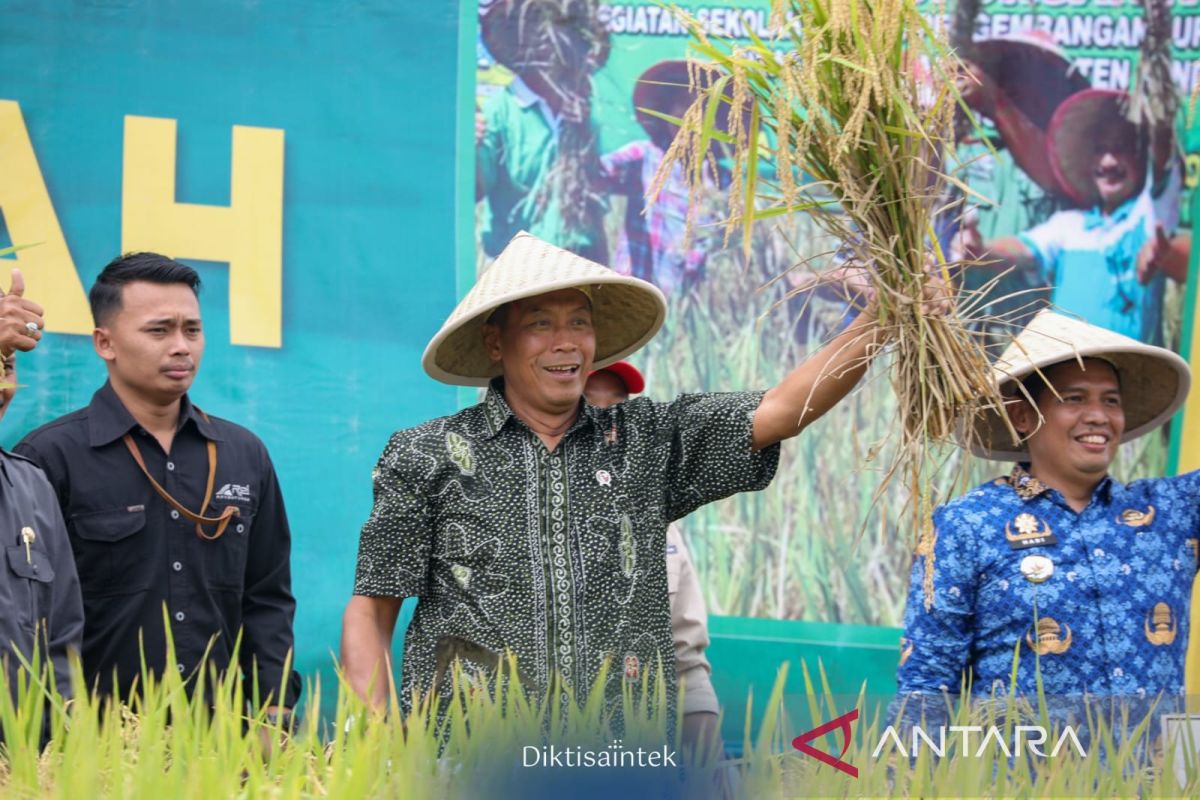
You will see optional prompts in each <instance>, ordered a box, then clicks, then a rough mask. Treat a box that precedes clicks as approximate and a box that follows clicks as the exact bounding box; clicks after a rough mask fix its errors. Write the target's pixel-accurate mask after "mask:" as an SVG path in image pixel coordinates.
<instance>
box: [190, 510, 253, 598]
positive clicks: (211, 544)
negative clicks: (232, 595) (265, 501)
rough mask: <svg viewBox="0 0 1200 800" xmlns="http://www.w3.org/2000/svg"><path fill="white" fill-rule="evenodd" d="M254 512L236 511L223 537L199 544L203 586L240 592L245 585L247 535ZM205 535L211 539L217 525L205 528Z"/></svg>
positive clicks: (251, 526)
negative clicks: (202, 564) (204, 581)
mask: <svg viewBox="0 0 1200 800" xmlns="http://www.w3.org/2000/svg"><path fill="white" fill-rule="evenodd" d="M254 512H255V509H253V508H241V509H239V513H238V515H237V516H236V517H234V518H233V519H231V520H229V524H228V525H226V526H225V532H224V533H223V534H221V535H220V536H219V537H218V538H216V539H204V540H201V541H200V546H201V550H202V551H203V552H204V571H205V578H206V583H207V584H208V585H209V586H211V587H213V588H214V589H222V590H225V591H236V592H240V591H241V590H242V588H243V587H244V586H245V583H246V553H247V551H248V548H249V546H250V532H251V531H252V530H253V529H254ZM204 532H205V534H207V535H209V536H211V535H212V534H213V533H215V532H216V526H215V525H205V526H204Z"/></svg>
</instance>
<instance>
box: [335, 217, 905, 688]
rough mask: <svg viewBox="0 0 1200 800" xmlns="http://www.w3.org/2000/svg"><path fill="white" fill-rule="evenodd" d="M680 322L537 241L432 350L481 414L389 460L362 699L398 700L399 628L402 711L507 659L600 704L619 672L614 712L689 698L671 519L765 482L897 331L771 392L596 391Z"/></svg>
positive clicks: (369, 539) (429, 433)
mask: <svg viewBox="0 0 1200 800" xmlns="http://www.w3.org/2000/svg"><path fill="white" fill-rule="evenodd" d="M665 314H666V304H665V301H664V300H663V296H662V293H661V292H659V290H658V289H657V288H655V287H654V286H652V285H651V284H649V283H646V282H645V281H641V280H638V279H636V278H632V277H627V276H621V275H618V274H617V273H615V272H613V271H612V270H610V269H608V268H607V267H602V266H600V265H599V264H595V263H593V262H590V261H588V260H586V259H584V258H582V257H579V256H577V255H575V254H572V253H569V252H566V251H564V250H561V249H559V248H557V247H554V246H552V245H549V244H547V243H545V242H542V241H541V240H539V239H537V238H535V237H533V236H531V235H529V234H525V233H522V234H518V235H517V236H516V237H515V238H514V239H513V241H512V242H511V243H510V244H509V245H508V247H507V248H505V250H504V251H503V252H502V253H501V254H500V256H499V257H498V258H497V259H496V261H495V263H494V264H493V265H492V266H491V268H490V269H488V270H487V271H486V272H484V273H483V275H481V276H480V278H479V281H478V282H477V283H476V285H475V286H474V287H473V288H472V289H471V291H470V292H469V293H468V294H467V296H466V297H465V298H464V299H463V301H462V302H461V303H460V304H459V306H458V308H457V309H455V311H454V312H453V313H452V314H451V315H450V318H449V319H448V320H447V321H446V323H445V325H444V326H443V327H442V329H441V331H440V332H439V333H438V334H437V335H436V336H435V337H434V338H433V340H432V341H431V342H430V344H429V346H428V348H427V349H426V351H425V357H424V367H425V370H426V372H428V373H429V374H430V375H431V376H432V377H434V378H435V379H437V380H440V381H443V382H445V383H452V384H459V385H463V384H466V385H476V386H487V387H488V389H487V395H486V397H485V399H484V400H483V402H481V403H479V404H478V405H475V406H472V407H470V408H467V409H465V410H464V411H461V412H459V413H458V414H455V415H453V416H449V417H442V418H440V419H435V420H432V421H430V422H426V423H425V424H423V425H419V426H417V427H415V428H411V429H408V430H404V431H400V432H399V433H396V434H395V435H393V436H392V438H391V441H390V442H389V443H388V445H387V447H386V448H385V449H384V451H383V455H382V456H381V457H380V459H379V463H378V465H377V466H376V468H375V472H374V480H375V501H374V508H373V509H372V511H371V515H370V517H369V518H368V520H367V522H366V524H365V525H364V526H363V530H362V536H361V539H360V542H359V553H358V566H357V574H356V576H355V583H354V596H353V597H352V598H351V600H350V603H349V605H348V606H347V608H346V612H345V617H344V620H343V625H344V627H343V633H342V659H343V662H344V666H345V669H346V674H347V677H348V679H349V681H350V684H351V686H353V687H354V689H355V690H356V691H358V692H359V693H360V694H362V695H363V696H364V697H367V698H368V699H369V701H370V702H371V703H372V705H374V706H375V707H376V708H383V707H385V706H386V702H387V697H388V680H387V677H386V676H387V675H388V672H389V663H388V662H389V658H390V653H391V642H392V632H393V629H394V627H395V623H396V619H397V615H398V613H399V610H400V604H401V601H402V599H403V598H405V597H419V598H420V603H419V604H418V606H417V609H416V614H415V616H414V617H413V620H412V623H411V625H410V626H409V628H408V632H407V634H406V636H405V646H404V668H403V678H402V683H401V686H400V701H401V703H403V704H405V705H406V706H407V704H408V703H409V702H410V701H411V698H412V693H413V691H414V690H416V691H417V692H419V693H424V692H427V691H429V690H430V689H433V688H437V687H441V686H447V685H448V681H449V679H450V667H451V665H452V663H453V661H454V660H455V659H456V658H457V659H459V660H461V661H462V662H463V664H464V666H465V667H466V671H467V672H468V673H469V674H478V673H479V671H481V670H482V671H484V672H490V671H492V670H494V669H495V667H496V665H497V663H498V661H499V659H500V658H501V657H502V654H504V653H505V652H512V653H514V654H515V655H516V657H517V664H518V668H519V670H520V675H521V677H522V679H523V682H525V683H526V684H528V685H531V686H532V689H533V690H534V691H537V690H544V689H546V688H548V687H552V686H554V685H555V684H554V677H555V676H561V680H562V683H561V685H560V686H559V688H560V689H561V690H562V691H563V693H564V697H565V695H566V691H567V690H574V692H575V693H576V695H577V696H580V697H583V696H586V694H587V692H588V691H589V690H590V689H591V688H592V686H593V684H594V682H595V681H596V680H597V677H598V675H599V673H600V670H601V667H602V665H603V664H605V662H606V661H607V662H608V663H609V664H610V665H611V669H610V671H609V673H608V679H607V680H608V683H607V685H606V687H605V690H606V694H607V698H608V700H609V701H610V702H616V701H619V699H620V697H621V686H622V685H623V683H624V682H629V683H630V684H633V685H635V686H640V684H641V681H642V680H644V679H647V680H650V681H651V684H650V685H652V686H653V681H654V679H655V677H656V673H657V672H658V664H659V663H661V664H662V678H663V680H664V681H665V682H666V684H667V687H668V697H669V698H671V701H670V702H671V703H672V705H673V698H674V694H675V663H674V645H673V641H672V635H671V623H670V613H669V610H668V604H667V572H666V563H665V560H664V559H663V552H664V550H665V547H666V530H667V525H668V523H670V522H671V521H673V520H676V519H680V518H681V517H683V516H685V515H687V514H689V513H691V512H692V511H694V510H695V509H696V508H697V507H699V506H700V505H703V504H705V503H709V502H712V501H714V500H717V499H720V498H723V497H727V496H729V495H731V494H734V493H735V492H743V491H753V490H758V489H762V488H764V487H765V486H766V485H767V484H768V483H769V482H770V480H771V478H772V476H773V475H774V472H775V467H776V464H777V463H778V459H779V446H778V443H779V442H780V441H781V440H783V439H786V438H789V437H791V436H795V435H796V434H798V433H799V432H800V431H801V430H802V429H803V428H804V427H805V426H807V425H808V424H809V423H811V422H812V421H813V420H815V419H816V418H818V417H819V416H821V415H822V414H823V413H824V412H825V411H827V410H828V409H829V408H831V407H832V406H833V405H834V404H835V403H837V402H838V401H839V400H840V399H841V398H842V397H843V396H844V395H845V394H846V393H847V392H848V391H849V390H850V389H851V387H853V386H854V384H855V383H856V382H857V381H858V379H859V377H860V376H861V375H862V373H863V371H864V369H865V368H866V364H867V361H868V360H869V357H870V355H871V353H872V352H873V351H874V350H875V349H876V348H877V347H878V346H879V345H880V343H881V342H882V340H883V333H882V332H881V330H880V329H879V327H878V326H877V325H876V323H875V320H874V315H873V312H872V311H870V310H868V311H865V312H863V314H861V315H860V316H859V317H858V318H857V320H855V321H854V322H853V323H852V324H851V325H850V326H849V327H848V328H847V330H846V331H844V332H843V333H842V334H841V335H839V336H838V337H837V338H836V339H834V340H833V341H832V342H830V343H829V344H828V345H827V346H826V347H825V348H824V349H822V350H821V351H820V352H818V353H817V354H816V355H814V356H813V357H811V358H810V359H809V360H808V361H806V362H804V363H803V364H801V365H800V366H799V367H798V368H796V369H795V370H793V371H792V372H791V373H790V374H789V375H788V376H787V377H786V378H785V379H784V380H783V382H782V383H780V384H779V385H778V386H776V387H775V388H773V389H771V390H769V391H767V392H765V393H764V392H738V393H729V394H692V395H683V396H681V397H679V398H678V399H677V400H675V401H674V402H669V403H659V402H654V401H651V400H649V399H647V398H636V399H634V400H630V401H629V402H626V403H621V404H618V405H616V406H613V407H611V408H598V407H596V406H592V405H589V404H588V403H586V402H585V401H584V399H583V389H584V384H585V382H586V381H587V377H588V375H589V374H590V373H591V371H592V370H593V369H594V368H602V367H604V366H607V365H608V364H611V363H612V362H614V361H617V360H619V359H621V358H624V357H625V356H627V355H629V354H630V353H632V352H633V351H634V350H637V349H638V348H639V347H641V346H642V345H643V344H644V343H645V342H647V341H649V339H650V338H651V337H653V335H654V333H655V332H656V331H657V330H658V328H659V326H660V325H661V324H662V321H663V318H664V316H665Z"/></svg>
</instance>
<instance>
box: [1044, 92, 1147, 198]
mask: <svg viewBox="0 0 1200 800" xmlns="http://www.w3.org/2000/svg"><path fill="white" fill-rule="evenodd" d="M1128 106H1129V95H1128V94H1127V93H1125V92H1118V91H1116V90H1114V89H1085V90H1083V91H1082V92H1076V93H1075V94H1073V95H1071V96H1070V97H1068V98H1067V99H1066V100H1064V101H1063V102H1062V105H1060V106H1059V107H1058V110H1056V111H1055V112H1054V116H1053V117H1052V118H1051V120H1050V128H1049V129H1048V130H1047V131H1046V155H1047V157H1048V158H1049V161H1050V169H1051V171H1052V172H1053V173H1054V181H1055V183H1057V184H1058V186H1059V189H1060V190H1061V191H1062V192H1063V194H1065V195H1066V196H1067V197H1069V198H1070V199H1071V200H1072V201H1073V202H1075V203H1076V204H1077V205H1079V206H1081V207H1083V208H1091V207H1092V206H1095V205H1096V204H1097V203H1099V202H1100V197H1099V195H1098V194H1097V192H1096V184H1095V181H1094V179H1093V176H1092V169H1093V165H1092V159H1093V156H1092V150H1091V148H1090V147H1086V146H1085V145H1086V144H1087V143H1089V142H1091V141H1093V140H1094V139H1095V137H1096V132H1097V131H1101V130H1103V131H1110V130H1111V129H1113V128H1115V127H1118V126H1119V127H1120V128H1121V133H1122V135H1123V136H1125V137H1128V138H1129V139H1130V141H1131V142H1132V143H1134V146H1135V147H1136V148H1137V151H1138V153H1137V161H1138V162H1139V163H1142V162H1144V161H1145V158H1146V149H1145V148H1146V143H1145V140H1144V139H1142V138H1141V137H1140V136H1139V131H1138V127H1137V125H1135V124H1134V123H1132V122H1130V121H1129V118H1128V117H1127V116H1126V114H1125V111H1126V109H1127V108H1128Z"/></svg>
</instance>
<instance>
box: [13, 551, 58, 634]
mask: <svg viewBox="0 0 1200 800" xmlns="http://www.w3.org/2000/svg"><path fill="white" fill-rule="evenodd" d="M6 549H7V551H8V569H9V571H10V572H11V573H12V574H13V575H15V576H16V577H17V580H15V581H10V583H11V584H12V598H13V607H12V608H11V609H7V613H11V614H13V615H14V616H15V617H16V618H17V620H18V623H19V625H20V627H21V628H23V629H24V630H29V631H31V630H33V626H34V623H35V621H37V620H39V619H41V618H42V617H44V616H46V612H47V611H48V609H49V599H50V597H49V596H50V589H49V584H50V582H51V581H52V580H54V567H52V566H50V557H49V556H48V555H47V554H46V553H45V552H44V551H42V550H38V549H37V548H36V547H33V546H31V547H30V549H29V551H28V553H27V552H26V551H25V545H23V544H19V545H15V546H13V547H8V548H6Z"/></svg>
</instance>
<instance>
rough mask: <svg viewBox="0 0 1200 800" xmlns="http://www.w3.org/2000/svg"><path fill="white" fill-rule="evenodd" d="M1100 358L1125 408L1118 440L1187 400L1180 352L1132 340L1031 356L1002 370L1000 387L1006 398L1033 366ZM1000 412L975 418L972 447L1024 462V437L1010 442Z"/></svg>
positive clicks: (1144, 429) (1154, 424) (1015, 395)
mask: <svg viewBox="0 0 1200 800" xmlns="http://www.w3.org/2000/svg"><path fill="white" fill-rule="evenodd" d="M1089 357H1090V358H1103V359H1104V360H1106V361H1109V362H1111V363H1112V364H1113V366H1114V367H1116V369H1117V374H1118V377H1119V380H1120V382H1121V405H1122V407H1123V409H1124V411H1125V433H1124V434H1123V435H1122V436H1121V442H1122V443H1125V442H1131V441H1133V440H1134V439H1137V438H1138V437H1140V436H1144V435H1146V434H1147V433H1150V432H1151V431H1153V430H1155V429H1157V428H1158V427H1160V426H1161V425H1163V424H1165V423H1166V422H1167V420H1169V419H1170V418H1171V417H1172V416H1173V415H1174V414H1175V412H1176V411H1178V410H1179V409H1180V408H1181V407H1182V406H1183V404H1184V402H1185V401H1186V400H1187V393H1188V389H1189V388H1190V387H1191V381H1192V377H1191V369H1190V368H1189V367H1188V364H1187V362H1186V361H1184V360H1183V359H1182V358H1181V357H1180V356H1179V355H1177V354H1175V353H1173V352H1171V351H1170V350H1166V349H1164V348H1161V347H1153V346H1151V345H1143V344H1138V343H1136V342H1133V343H1131V344H1129V345H1126V346H1115V347H1114V346H1111V345H1110V346H1104V345H1100V346H1096V347H1088V346H1083V347H1078V348H1076V349H1075V351H1074V353H1070V352H1066V353H1059V354H1056V355H1053V356H1045V357H1042V358H1038V359H1034V360H1033V361H1032V362H1031V363H1029V364H1028V365H1025V366H1023V367H1022V368H1021V369H1017V370H1013V371H1011V372H1008V373H1003V375H1002V380H1001V381H1000V383H1001V391H1002V393H1003V394H1004V396H1005V397H1006V398H1010V399H1009V400H1008V402H1009V403H1019V402H1022V401H1023V400H1024V396H1023V395H1022V394H1021V393H1020V392H1019V390H1018V389H1017V384H1018V383H1019V382H1020V381H1022V380H1024V379H1025V378H1026V377H1028V376H1029V375H1032V374H1033V373H1034V372H1035V371H1036V370H1042V369H1045V368H1047V367H1050V366H1052V365H1054V364H1060V363H1062V362H1064V361H1068V360H1071V359H1080V360H1082V359H1085V358H1089ZM1001 413H1002V412H1000V411H997V410H995V409H989V410H988V411H986V412H984V413H983V415H982V416H981V417H980V418H979V419H978V420H977V421H976V424H975V437H974V441H973V442H972V446H971V451H972V452H973V453H974V454H975V455H977V456H980V457H982V458H987V459H991V460H993V461H1023V460H1025V459H1027V458H1028V457H1029V448H1028V446H1027V445H1026V444H1025V442H1020V443H1015V442H1013V440H1012V435H1011V434H1010V432H1009V429H1008V426H1007V425H1006V424H1005V422H1004V419H1003V418H1002V417H1001V416H1000V414H1001Z"/></svg>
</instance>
